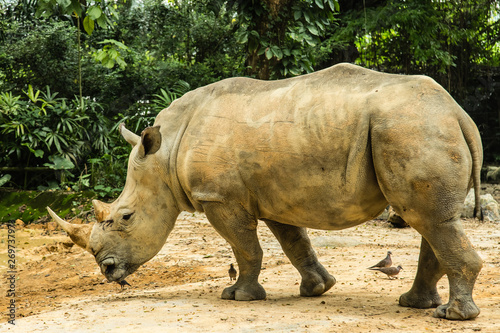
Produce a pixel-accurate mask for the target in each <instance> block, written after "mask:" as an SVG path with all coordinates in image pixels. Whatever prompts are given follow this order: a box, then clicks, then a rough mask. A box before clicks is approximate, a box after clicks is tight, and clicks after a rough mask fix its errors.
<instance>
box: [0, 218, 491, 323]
mask: <svg viewBox="0 0 500 333" xmlns="http://www.w3.org/2000/svg"><path fill="white" fill-rule="evenodd" d="M464 223H465V227H466V229H467V232H468V235H469V236H470V238H471V240H472V242H473V243H474V245H475V247H476V249H477V251H478V252H479V254H480V255H481V257H482V258H483V260H484V267H483V270H482V271H481V274H480V276H479V278H478V280H477V283H476V287H475V292H474V299H475V301H476V303H477V305H478V306H479V307H480V308H481V314H480V315H479V317H478V318H477V319H475V320H472V321H467V322H457V321H447V320H443V319H436V318H433V317H432V313H433V309H425V310H418V309H410V308H404V307H400V306H399V305H398V298H399V295H400V294H401V293H403V292H405V291H407V290H408V289H409V288H410V287H411V285H412V282H413V277H414V276H415V273H416V266H417V260H418V253H419V245H420V237H419V235H418V234H417V232H416V231H414V230H412V229H410V228H406V229H394V228H391V227H390V226H389V224H387V223H385V222H383V221H370V222H368V223H366V224H363V225H361V226H359V227H356V228H351V229H347V230H343V231H316V230H310V231H309V235H310V237H311V239H312V240H313V243H314V244H316V246H315V248H316V250H317V253H318V257H319V258H320V261H321V262H322V263H323V265H325V267H327V269H328V270H329V271H330V273H332V274H333V275H334V276H335V277H336V279H337V284H336V285H335V286H334V287H333V288H332V289H331V290H330V291H328V292H327V293H326V294H325V295H323V296H321V297H314V298H303V297H299V295H298V294H299V283H300V276H299V274H298V273H297V271H296V270H295V269H294V268H293V266H292V265H291V264H290V262H289V260H288V259H287V258H286V256H284V254H283V252H282V251H281V248H280V246H279V244H278V242H277V241H276V239H275V238H274V236H273V235H272V234H271V232H270V231H269V230H268V229H267V227H266V226H265V224H262V225H260V227H259V237H260V240H261V245H262V248H263V250H264V263H263V270H262V272H261V276H260V281H261V283H262V285H263V286H264V288H265V289H266V291H267V299H266V300H263V301H253V302H236V301H227V300H222V299H220V294H221V292H222V290H223V288H225V287H227V286H229V285H230V284H231V282H230V281H229V277H228V275H227V270H228V268H229V264H230V263H235V260H234V257H233V254H232V251H231V249H230V247H229V245H228V244H227V243H226V242H225V240H224V239H222V238H221V237H220V236H219V235H218V234H216V232H215V231H214V229H213V228H212V227H211V226H210V224H209V223H208V221H207V220H206V218H205V217H204V215H203V214H183V215H181V217H180V218H179V220H178V222H177V225H176V227H175V228H174V231H173V232H172V234H171V235H170V237H169V239H168V240H167V243H166V244H165V246H164V247H163V249H162V250H161V251H160V253H158V255H157V256H156V257H155V258H153V259H152V260H151V261H150V262H148V263H146V264H145V265H144V266H143V267H141V268H140V269H139V270H138V271H137V272H136V273H134V274H133V275H132V276H130V277H129V278H127V281H128V282H129V283H130V284H131V286H129V287H126V288H125V289H124V290H121V288H120V286H119V285H118V284H115V283H106V282H105V279H104V277H103V276H102V275H101V274H100V272H99V269H98V267H97V264H96V263H95V261H94V259H93V257H92V256H91V255H90V254H88V253H87V252H85V251H83V250H82V249H80V248H78V247H77V246H74V247H72V248H68V246H67V243H66V242H67V241H68V240H69V238H67V237H66V236H65V235H64V234H63V232H61V231H52V232H47V230H40V229H36V230H32V229H21V230H17V232H16V240H17V247H18V250H19V251H18V253H17V259H18V261H19V262H20V263H19V264H18V267H17V280H16V296H17V298H16V302H17V303H16V304H17V306H18V308H17V313H16V316H17V318H16V321H15V323H16V325H15V326H13V325H10V324H8V323H7V322H6V321H7V316H6V314H7V311H6V309H7V306H8V302H9V298H8V297H2V298H0V308H1V309H2V310H1V312H2V322H1V323H0V331H2V332H10V331H15V332H39V331H45V332H59V331H60V332H71V331H77V332H116V331H122V330H123V329H126V330H127V331H138V332H145V331H147V332H264V331H278V332H353V333H354V332H378V331H384V332H408V331H411V332H452V331H453V332H455V331H458V332H500V257H499V253H500V228H499V224H498V223H496V224H495V223H480V222H477V221H472V220H468V221H465V222H464ZM0 231H1V232H2V234H1V239H5V233H6V230H0ZM325 244H327V245H325ZM3 245H4V244H2V251H4V248H5V246H3ZM387 250H391V251H392V252H393V261H394V264H395V265H397V264H401V265H402V266H403V267H404V270H403V271H402V272H401V273H400V274H399V276H398V278H397V279H394V280H389V279H387V277H385V276H382V275H381V274H379V273H375V272H373V271H370V270H367V269H366V267H368V266H370V265H372V264H375V263H376V262H378V260H380V259H382V258H383V257H384V256H385V253H386V251H387ZM4 252H5V251H4ZM0 254H1V252H0ZM3 265H4V263H3V262H2V266H3ZM0 288H1V290H2V293H4V292H5V290H6V289H7V283H6V275H4V276H3V278H2V280H1V281H0ZM439 290H440V293H441V296H442V297H443V300H444V301H446V300H447V298H448V282H447V279H446V277H444V278H443V279H442V280H441V281H440V283H439ZM4 295H5V294H4Z"/></svg>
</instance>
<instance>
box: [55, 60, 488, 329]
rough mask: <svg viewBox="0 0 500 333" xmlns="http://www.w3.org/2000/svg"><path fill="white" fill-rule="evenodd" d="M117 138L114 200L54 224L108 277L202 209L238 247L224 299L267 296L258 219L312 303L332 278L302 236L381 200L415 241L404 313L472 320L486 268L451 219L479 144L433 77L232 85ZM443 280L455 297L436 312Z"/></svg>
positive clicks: (476, 183)
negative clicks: (123, 153)
mask: <svg viewBox="0 0 500 333" xmlns="http://www.w3.org/2000/svg"><path fill="white" fill-rule="evenodd" d="M120 130H121V134H122V135H123V137H124V138H125V139H126V140H127V141H128V142H129V143H130V144H131V145H132V146H133V149H132V152H131V154H130V159H129V162H128V174H127V180H126V184H125V187H124V189H123V192H122V193H121V194H120V196H119V197H118V199H116V200H115V201H114V202H113V203H111V204H106V203H102V202H100V201H97V200H95V201H94V202H93V204H94V208H95V212H96V218H97V223H95V224H94V225H93V227H92V226H90V225H72V224H69V223H66V222H65V221H64V220H61V219H60V218H58V217H57V215H55V214H52V216H53V217H54V219H56V220H57V221H58V222H59V223H60V224H61V225H62V227H63V229H65V230H66V231H67V232H68V234H69V235H70V236H71V237H72V239H73V241H75V243H77V244H78V245H80V246H82V247H83V248H85V249H87V250H88V251H89V252H90V253H92V254H93V255H94V256H95V258H96V261H97V263H98V265H99V266H100V268H101V271H102V273H103V274H104V275H105V276H106V278H107V279H108V280H109V281H117V282H121V281H123V279H125V277H126V276H128V275H129V274H131V273H133V272H134V271H135V270H136V269H137V268H138V267H139V266H141V265H142V264H143V263H145V262H146V261H148V260H149V259H151V258H152V257H153V256H154V255H155V254H156V253H158V251H159V250H160V249H161V248H162V246H163V245H164V243H165V241H166V239H167V236H168V235H169V233H170V231H171V230H172V228H173V227H174V223H175V221H176V218H177V216H178V214H179V212H180V211H184V210H185V211H189V212H193V211H200V212H205V213H206V216H207V218H208V220H209V221H210V223H211V224H212V225H213V226H214V227H215V229H217V231H218V232H219V233H220V234H221V235H222V236H223V237H224V238H225V239H226V240H227V241H228V242H229V244H230V245H231V247H232V249H233V251H234V255H235V257H236V260H237V262H238V265H239V268H240V275H239V277H238V280H237V282H236V283H235V284H234V285H233V286H231V287H228V288H226V289H225V290H224V291H223V292H222V298H224V299H235V300H256V299H263V298H265V297H266V293H265V291H264V288H263V287H262V286H261V285H260V284H259V282H258V277H259V272H260V270H261V262H262V249H261V247H260V245H259V242H258V240H257V234H256V228H257V221H258V220H263V221H265V223H266V224H267V225H268V227H269V228H270V229H271V230H272V232H273V233H274V235H275V236H276V237H277V239H278V240H279V242H280V243H281V246H282V248H283V250H284V252H285V253H286V255H287V256H288V257H289V258H290V260H291V262H292V264H293V265H294V266H295V267H296V268H297V270H298V271H299V273H300V275H301V277H302V283H301V285H300V294H301V295H303V296H316V295H321V294H322V293H324V292H326V291H327V290H328V289H330V288H331V287H332V286H333V285H334V284H335V279H334V278H333V276H331V275H330V274H329V273H328V272H327V271H326V269H325V268H324V267H323V266H322V265H321V264H320V263H319V262H318V259H317V257H316V255H315V253H314V250H313V249H312V248H311V244H310V241H309V238H308V236H307V233H306V229H305V228H315V229H327V230H335V229H343V228H348V227H352V226H355V225H358V224H360V223H363V222H364V221H367V220H370V219H372V218H375V217H376V216H378V215H379V214H380V213H381V212H382V211H383V210H384V208H385V207H386V206H387V205H389V204H390V205H392V207H393V208H394V210H395V211H396V212H397V213H398V214H399V215H400V216H401V217H403V219H404V220H405V221H406V222H407V223H409V224H410V225H411V226H412V227H413V228H414V229H415V230H417V231H418V232H419V233H420V234H421V235H422V244H421V251H420V258H419V263H418V271H417V274H416V277H415V281H414V284H413V287H412V288H411V289H410V290H409V291H408V292H407V293H405V294H403V295H402V296H401V298H400V300H399V303H400V304H401V305H402V306H409V307H415V308H430V307H437V309H436V311H435V316H437V317H443V318H448V319H471V318H475V317H476V316H477V315H478V314H479V309H478V307H477V306H476V305H475V303H474V301H473V299H472V290H473V287H474V283H475V280H476V277H477V275H478V273H479V271H480V269H481V267H482V260H481V259H480V257H479V256H478V254H477V253H476V251H474V249H473V247H472V245H471V243H470V242H469V240H468V238H467V236H466V235H465V233H464V230H463V227H462V222H461V220H460V218H459V214H460V209H461V207H462V205H463V202H464V199H465V197H466V195H467V192H468V190H469V188H471V187H472V186H473V187H474V188H475V190H476V191H475V193H476V200H478V198H479V189H480V177H479V176H480V169H481V164H482V146H481V138H480V136H479V133H478V130H477V128H476V126H475V124H474V123H473V121H472V120H471V118H470V117H469V116H468V115H467V114H466V113H465V112H464V111H463V110H462V108H461V107H460V106H459V105H458V104H457V103H456V102H455V101H454V100H453V98H452V97H451V96H450V95H449V94H448V93H447V92H446V91H445V90H444V89H443V88H442V87H441V86H440V85H438V84H437V83H436V82H435V81H433V80H432V79H430V78H428V77H425V76H403V75H392V74H383V73H378V72H375V71H371V70H368V69H364V68H361V67H357V66H354V65H351V64H339V65H336V66H333V67H331V68H328V69H325V70H321V71H318V72H316V73H313V74H308V75H303V76H300V77H295V78H290V79H285V80H278V81H259V80H254V79H249V78H233V79H227V80H222V81H220V82H218V83H214V84H210V85H208V86H205V87H202V88H199V89H196V90H194V91H192V92H189V93H187V94H186V95H184V96H183V97H182V98H180V99H178V100H176V101H175V102H174V103H172V105H171V106H170V107H169V108H167V109H165V110H163V111H162V112H160V114H158V116H157V118H156V121H155V124H154V126H153V127H149V128H146V129H145V130H144V131H143V132H142V134H141V136H138V135H136V134H134V133H132V132H130V131H129V130H127V129H126V128H125V127H123V126H121V127H120ZM476 202H477V201H476ZM477 207H479V205H477V206H476V208H477ZM444 274H446V275H447V276H448V279H449V285H450V297H449V302H448V303H447V304H443V305H441V304H442V302H441V298H440V296H439V295H438V292H437V289H436V283H437V282H438V280H439V279H440V278H441V277H442V276H443V275H444Z"/></svg>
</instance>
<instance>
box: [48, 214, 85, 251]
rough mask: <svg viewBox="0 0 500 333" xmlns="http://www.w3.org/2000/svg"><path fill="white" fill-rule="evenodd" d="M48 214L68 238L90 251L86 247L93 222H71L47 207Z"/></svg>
mask: <svg viewBox="0 0 500 333" xmlns="http://www.w3.org/2000/svg"><path fill="white" fill-rule="evenodd" d="M47 210H48V211H49V214H50V216H52V218H53V219H54V220H55V221H56V222H57V224H59V225H60V226H61V228H62V229H63V230H64V231H66V233H67V234H68V236H69V238H71V240H72V241H73V242H74V243H75V244H76V245H78V246H80V247H82V248H84V249H85V250H87V251H89V252H90V253H92V252H91V251H90V249H89V248H88V244H89V239H90V233H91V232H92V227H93V223H91V224H72V223H68V222H66V221H64V220H63V219H62V218H60V217H59V216H57V214H56V213H54V211H52V209H50V208H49V207H47Z"/></svg>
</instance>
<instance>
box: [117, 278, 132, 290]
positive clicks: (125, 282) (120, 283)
mask: <svg viewBox="0 0 500 333" xmlns="http://www.w3.org/2000/svg"><path fill="white" fill-rule="evenodd" d="M118 284H119V285H120V286H121V287H122V289H121V290H123V287H125V286H131V285H130V283H128V282H127V281H125V280H121V281H120V282H118Z"/></svg>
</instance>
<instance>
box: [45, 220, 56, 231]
mask: <svg viewBox="0 0 500 333" xmlns="http://www.w3.org/2000/svg"><path fill="white" fill-rule="evenodd" d="M57 227H58V225H57V222H48V223H47V230H48V231H54V230H56V229H57Z"/></svg>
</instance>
